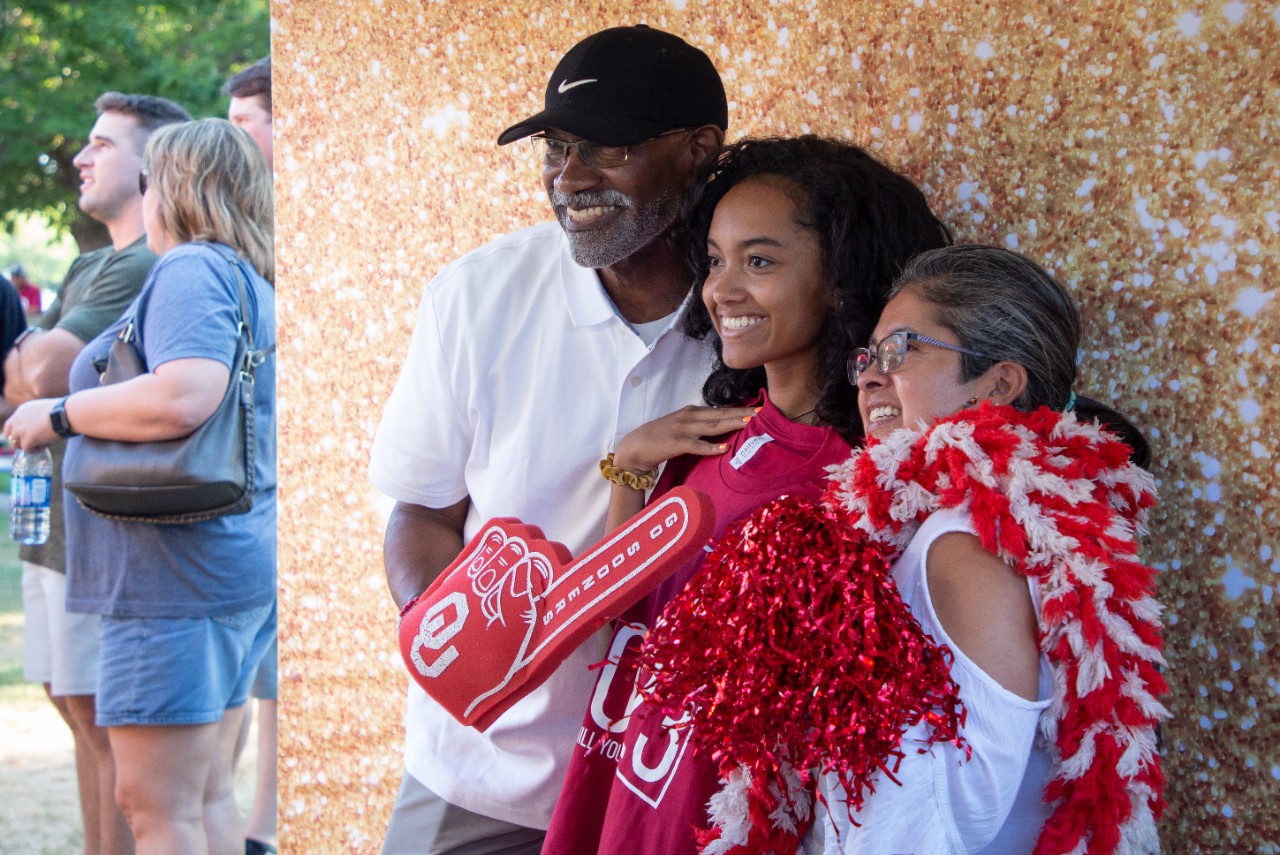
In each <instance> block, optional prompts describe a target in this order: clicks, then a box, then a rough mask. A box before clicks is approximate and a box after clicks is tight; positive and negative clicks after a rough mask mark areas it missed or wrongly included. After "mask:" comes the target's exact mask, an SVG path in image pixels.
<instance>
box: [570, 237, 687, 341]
mask: <svg viewBox="0 0 1280 855" xmlns="http://www.w3.org/2000/svg"><path fill="white" fill-rule="evenodd" d="M560 247H561V252H560V287H561V289H562V290H563V293H564V302H565V306H567V307H568V310H569V320H570V321H571V322H572V323H573V325H574V326H575V327H589V326H592V325H594V324H602V323H606V322H607V321H609V320H611V319H613V318H617V319H618V320H620V321H622V318H620V317H619V316H618V312H617V309H615V308H614V305H613V301H612V300H610V299H609V295H608V294H607V293H605V290H604V283H603V282H601V281H600V275H599V274H598V273H596V271H595V270H594V269H593V268H590V267H582V266H581V265H579V264H577V263H576V262H575V261H574V260H573V254H572V253H571V252H570V251H569V238H568V237H567V236H565V234H564V231H563V230H562V231H561V232H560ZM695 299H698V295H697V294H696V293H695V289H693V288H690V289H689V293H688V294H686V295H685V298H684V301H683V302H682V303H681V304H680V310H679V311H677V312H676V315H675V318H674V320H673V321H672V324H673V325H675V324H678V323H679V321H680V319H681V318H683V317H684V315H685V313H686V312H688V311H689V304H690V303H691V302H692V301H693V300H695ZM623 323H626V321H623Z"/></svg>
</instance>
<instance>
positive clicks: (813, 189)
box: [682, 136, 951, 437]
mask: <svg viewBox="0 0 1280 855" xmlns="http://www.w3.org/2000/svg"><path fill="white" fill-rule="evenodd" d="M750 178H767V179H769V180H773V181H776V182H778V186H780V187H782V188H783V190H784V191H785V192H787V193H788V194H789V195H790V196H791V199H792V201H793V202H794V203H795V208H796V216H797V221H798V225H800V226H801V227H803V228H806V229H809V230H811V231H813V232H814V233H815V234H816V235H818V237H819V239H820V242H821V245H822V270H823V273H824V274H825V276H826V279H827V283H828V285H829V286H830V288H831V290H832V295H833V297H834V299H833V301H832V302H833V304H834V306H835V308H834V309H833V310H832V311H831V313H830V314H829V315H828V317H827V319H826V321H825V322H824V324H823V326H822V329H821V332H820V335H819V342H818V359H817V366H816V371H817V377H816V378H815V380H816V381H817V385H818V388H819V389H821V390H822V393H821V396H820V397H819V399H818V403H817V416H818V418H819V419H821V420H822V422H823V423H825V424H828V425H830V426H832V427H834V428H836V429H837V430H839V431H840V432H841V433H843V434H845V435H846V436H849V437H857V436H861V435H862V423H861V420H860V419H859V417H858V407H857V390H856V389H854V387H853V386H852V385H851V384H850V383H849V381H848V378H847V374H846V368H845V366H846V364H847V361H848V358H849V354H850V353H851V352H852V350H853V348H855V347H861V346H863V345H865V344H866V343H867V339H868V337H869V336H870V335H871V331H872V329H873V328H874V327H875V323H876V320H877V319H878V318H879V316H880V311H881V309H883V308H884V304H885V298H886V295H887V294H888V292H889V286H890V285H891V284H892V283H893V280H894V279H895V278H896V277H897V275H898V273H899V272H900V271H901V270H902V268H903V266H904V265H905V264H906V263H907V261H908V260H909V259H910V258H911V257H912V256H914V255H916V254H917V253H919V252H923V251H924V250H927V249H934V248H936V247H941V246H947V245H949V244H950V243H951V232H950V230H949V229H948V228H947V227H946V226H945V225H943V224H942V223H941V222H940V221H939V220H938V218H937V217H935V216H934V215H933V212H932V211H931V210H930V209H929V203H928V202H927V201H926V200H925V198H924V194H922V193H921V192H920V190H919V189H917V188H916V186H915V185H914V184H913V183H911V181H910V180H909V179H907V178H906V177H904V176H902V175H900V174H898V173H897V172H894V171H893V170H892V169H890V168H889V167H887V166H885V165H884V164H883V163H881V162H880V161H879V160H877V159H876V158H875V157H873V156H872V155H871V154H869V153H867V152H866V151H864V150H863V149H861V148H859V147H857V146H855V145H852V144H850V143H844V142H840V141H837V140H831V139H824V138H821V137H817V136H803V137H798V138H795V139H780V138H768V139H744V140H742V141H740V142H738V143H736V144H734V145H731V146H726V147H725V148H723V149H721V150H720V151H719V152H718V153H717V154H716V155H715V156H714V157H712V159H711V160H710V161H708V163H707V164H706V165H705V166H704V167H703V169H702V171H701V173H700V174H699V175H698V178H697V179H696V180H695V182H694V185H693V188H692V189H691V190H690V191H689V194H688V195H687V196H686V197H685V200H684V207H683V211H682V223H683V228H682V231H683V238H684V241H685V243H686V246H687V253H688V259H689V265H690V268H691V269H692V271H693V274H694V277H695V284H696V286H697V287H698V288H699V289H700V288H701V287H702V283H703V282H705V281H706V278H707V233H708V232H709V231H710V229H711V219H712V217H713V216H714V214H715V209H716V206H717V205H718V204H719V203H720V200H721V199H723V198H724V196H725V194H726V193H728V192H729V190H730V189H731V188H732V187H733V186H734V185H736V184H739V183H740V182H742V181H745V180H747V179H750ZM684 325H685V332H686V333H687V334H688V335H690V336H692V337H694V338H703V337H705V336H708V335H709V336H711V338H712V340H713V341H714V344H715V352H716V360H715V365H714V367H713V369H712V371H711V376H710V377H708V378H707V382H706V384H705V385H704V386H703V397H704V398H705V399H706V401H707V403H708V404H712V405H715V406H727V405H737V404H742V403H744V402H747V401H749V400H751V399H753V398H755V397H756V396H757V395H758V394H759V392H760V390H761V389H764V388H766V387H767V384H766V381H765V372H764V368H762V367H761V368H752V369H747V370H738V369H734V368H729V367H728V366H726V365H725V364H724V361H723V359H722V358H721V344H720V337H719V336H718V335H716V332H715V329H714V327H713V326H712V323H711V316H710V315H709V314H708V312H707V309H706V306H705V305H704V304H703V302H702V301H701V300H696V301H694V305H693V306H692V311H690V312H688V313H687V314H686V316H685V320H684Z"/></svg>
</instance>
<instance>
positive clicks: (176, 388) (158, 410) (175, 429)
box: [5, 359, 230, 448]
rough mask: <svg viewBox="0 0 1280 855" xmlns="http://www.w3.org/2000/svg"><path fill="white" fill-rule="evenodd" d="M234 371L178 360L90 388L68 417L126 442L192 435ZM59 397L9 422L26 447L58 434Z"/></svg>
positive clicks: (85, 430) (76, 427)
mask: <svg viewBox="0 0 1280 855" xmlns="http://www.w3.org/2000/svg"><path fill="white" fill-rule="evenodd" d="M229 377H230V372H229V371H228V369H227V367H226V366H225V365H223V364H222V363H220V362H218V361H216V360H212V359H178V360H174V361H172V362H168V363H165V364H164V365H161V366H160V367H159V368H158V369H157V371H156V373H153V374H143V375H141V376H139V377H135V378H133V379H132V380H128V381H125V382H123V383H116V384H114V385H111V386H100V387H97V388H94V389H85V390H82V391H80V392H77V393H75V394H74V395H71V396H69V397H67V399H66V404H65V410H66V415H67V421H68V423H69V424H70V426H71V429H72V430H73V431H75V432H76V433H82V434H85V435H87V436H93V437H97V438H99V439H114V440H120V441H122V442H155V441H158V440H165V439H177V438H178V437H182V436H187V435H188V434H190V433H191V432H192V431H194V430H195V429H196V428H198V427H199V426H200V425H202V424H203V423H204V422H205V420H206V419H208V418H209V416H210V415H211V414H212V413H213V411H214V410H215V409H216V408H217V406H218V402H219V401H221V400H222V396H223V393H224V392H225V390H226V388H227V380H228V378H229ZM55 400H56V399H54V398H37V399H35V400H32V401H28V402H26V403H24V404H23V405H22V406H21V407H19V408H18V409H17V411H16V412H14V414H13V415H12V416H11V417H10V418H9V420H8V421H7V422H6V423H5V433H6V435H8V436H11V437H13V438H14V439H15V441H16V442H17V444H18V445H19V446H21V447H23V448H29V447H33V446H38V445H44V444H46V443H48V442H50V441H52V439H53V437H54V434H53V433H52V429H51V427H50V425H49V410H50V408H51V407H52V406H53V404H54V402H55Z"/></svg>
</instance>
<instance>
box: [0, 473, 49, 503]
mask: <svg viewBox="0 0 1280 855" xmlns="http://www.w3.org/2000/svg"><path fill="white" fill-rule="evenodd" d="M52 481H53V479H52V478H50V477H48V476H47V475H19V476H18V477H16V478H14V479H13V480H12V481H11V482H10V484H11V487H12V489H11V490H10V491H9V498H10V500H11V504H12V505H13V507H15V508H47V507H48V506H49V494H50V492H51V489H52Z"/></svg>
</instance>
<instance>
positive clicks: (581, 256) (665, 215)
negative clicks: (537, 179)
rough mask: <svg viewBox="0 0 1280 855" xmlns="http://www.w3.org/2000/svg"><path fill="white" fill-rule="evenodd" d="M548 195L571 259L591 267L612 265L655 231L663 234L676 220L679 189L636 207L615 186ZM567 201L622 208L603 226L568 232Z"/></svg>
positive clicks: (646, 242)
mask: <svg viewBox="0 0 1280 855" xmlns="http://www.w3.org/2000/svg"><path fill="white" fill-rule="evenodd" d="M549 195H550V199H551V207H552V209H553V210H554V211H555V215H556V219H557V220H559V221H560V227H561V228H563V229H564V230H565V236H566V237H568V238H569V252H570V253H571V254H572V255H573V260H574V262H575V263H577V264H578V265H579V266H581V267H591V268H595V269H599V268H603V267H612V266H613V265H615V264H617V263H618V262H619V261H622V260H623V259H625V258H628V257H630V256H631V255H633V254H635V253H636V252H638V251H639V250H641V249H643V248H644V247H646V246H648V245H649V244H650V243H652V242H653V240H654V239H655V238H657V237H658V236H659V235H662V234H665V233H666V231H667V230H668V229H669V228H671V224H672V223H674V222H675V221H676V212H677V211H678V210H679V206H680V193H679V192H678V191H677V190H674V189H671V190H667V191H664V192H663V193H662V194H661V195H660V196H658V197H657V198H656V199H654V200H653V201H651V202H648V203H646V204H644V205H642V206H639V207H637V206H636V205H635V203H634V202H632V200H631V198H630V197H629V196H626V195H624V194H622V193H620V192H618V191H617V190H605V191H602V192H599V193H575V194H572V195H570V194H568V193H561V192H560V191H558V190H553V191H552V192H551V193H550V194H549ZM571 202H572V203H573V207H575V208H587V207H591V206H593V205H613V206H617V207H619V208H621V209H622V215H621V216H620V217H619V218H618V219H617V220H616V221H615V222H614V223H613V224H612V225H610V226H609V227H607V228H604V229H595V230H592V231H586V232H572V231H569V229H568V223H569V214H568V211H567V210H566V209H567V208H568V207H569V206H570V203H571Z"/></svg>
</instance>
